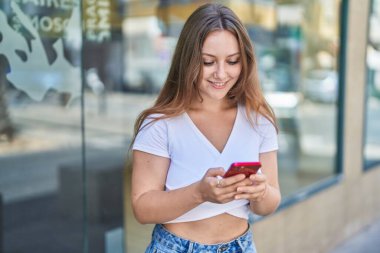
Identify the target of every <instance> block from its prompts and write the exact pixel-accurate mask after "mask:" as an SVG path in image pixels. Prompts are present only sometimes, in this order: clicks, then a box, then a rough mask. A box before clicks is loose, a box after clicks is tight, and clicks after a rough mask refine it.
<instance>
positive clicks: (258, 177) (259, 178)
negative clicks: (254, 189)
mask: <svg viewBox="0 0 380 253" xmlns="http://www.w3.org/2000/svg"><path fill="white" fill-rule="evenodd" d="M249 179H250V180H251V181H252V182H265V181H266V180H267V177H266V176H265V175H264V174H255V175H251V176H250V177H249Z"/></svg>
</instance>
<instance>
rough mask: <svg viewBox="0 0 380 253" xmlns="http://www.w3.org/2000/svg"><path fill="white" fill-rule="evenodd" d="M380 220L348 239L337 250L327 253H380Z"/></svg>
mask: <svg viewBox="0 0 380 253" xmlns="http://www.w3.org/2000/svg"><path fill="white" fill-rule="evenodd" d="M379 252H380V219H378V220H376V221H375V222H373V223H371V224H370V225H368V226H367V227H365V228H363V229H362V230H361V231H359V232H358V233H357V234H355V235H353V236H352V237H350V238H348V239H346V240H345V241H344V242H343V243H341V244H340V245H338V246H337V247H336V248H335V249H333V250H331V251H330V252H327V253H379Z"/></svg>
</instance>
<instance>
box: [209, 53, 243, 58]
mask: <svg viewBox="0 0 380 253" xmlns="http://www.w3.org/2000/svg"><path fill="white" fill-rule="evenodd" d="M238 54H240V53H239V52H237V53H233V54H230V55H227V57H231V56H234V55H238ZM202 55H207V56H210V57H214V58H215V57H216V56H215V55H212V54H208V53H202Z"/></svg>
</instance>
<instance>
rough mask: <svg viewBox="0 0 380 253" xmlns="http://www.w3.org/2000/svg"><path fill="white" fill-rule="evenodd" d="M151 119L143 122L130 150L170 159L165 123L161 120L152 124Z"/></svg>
mask: <svg viewBox="0 0 380 253" xmlns="http://www.w3.org/2000/svg"><path fill="white" fill-rule="evenodd" d="M152 118H153V117H152V116H151V117H150V118H149V119H146V120H144V122H143V124H142V127H141V128H140V131H139V133H138V134H137V136H136V139H135V142H134V143H133V147H132V149H133V150H139V151H143V152H146V153H150V154H153V155H157V156H162V157H166V158H170V156H169V149H168V146H169V145H168V131H167V130H168V129H167V125H166V122H165V120H163V119H159V120H156V121H154V122H152V120H153V119H152Z"/></svg>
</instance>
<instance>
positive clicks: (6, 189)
mask: <svg viewBox="0 0 380 253" xmlns="http://www.w3.org/2000/svg"><path fill="white" fill-rule="evenodd" d="M82 2H83V3H84V5H83V10H84V12H83V15H81V13H80V9H81V8H80V3H82ZM120 3H121V1H113V0H97V1H92V0H91V1H77V0H64V1H58V0H57V1H23V0H15V1H1V2H0V164H1V166H0V209H1V210H0V215H1V216H2V217H0V219H1V218H2V220H3V221H4V226H2V228H1V229H2V230H1V231H0V241H1V238H3V240H2V241H1V242H0V246H3V248H4V249H3V250H4V252H82V251H83V252H121V251H120V250H121V249H122V247H121V246H122V240H123V239H122V235H123V229H122V228H123V199H122V194H123V179H122V175H123V168H124V164H125V154H126V152H127V148H128V143H129V142H128V137H129V136H130V135H131V131H132V125H131V124H130V123H129V122H132V119H130V120H128V118H129V117H131V118H134V117H135V115H134V113H137V111H139V110H140V109H141V108H140V107H138V106H137V107H138V108H137V109H133V110H132V111H133V112H131V113H127V112H126V111H127V110H125V108H129V106H132V107H133V106H134V102H133V99H135V98H134V97H133V98H131V99H129V98H128V96H127V95H126V94H125V93H123V92H122V90H123V87H122V85H121V79H122V77H121V76H122V74H121V71H122V68H123V67H122V65H123V64H122V56H121V55H122V54H121V53H120V52H121V48H122V47H121V45H122V43H121V22H120V15H121V14H122V11H123V6H121V4H120ZM82 24H83V25H84V28H85V29H84V30H83V38H82V30H81V27H82ZM82 48H83V50H81V49H82ZM82 55H83V58H82ZM81 66H83V71H82V68H81ZM82 76H83V77H84V78H83V80H82ZM82 84H83V87H82ZM82 88H83V90H82ZM82 95H83V96H82ZM125 101H127V102H125ZM140 101H142V102H141V103H143V104H144V105H146V104H148V102H146V100H144V99H142V100H140ZM128 103H129V104H128ZM126 129H128V130H126ZM68 242H69V243H68ZM105 250H106V251H105ZM0 251H1V249H0Z"/></svg>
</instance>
